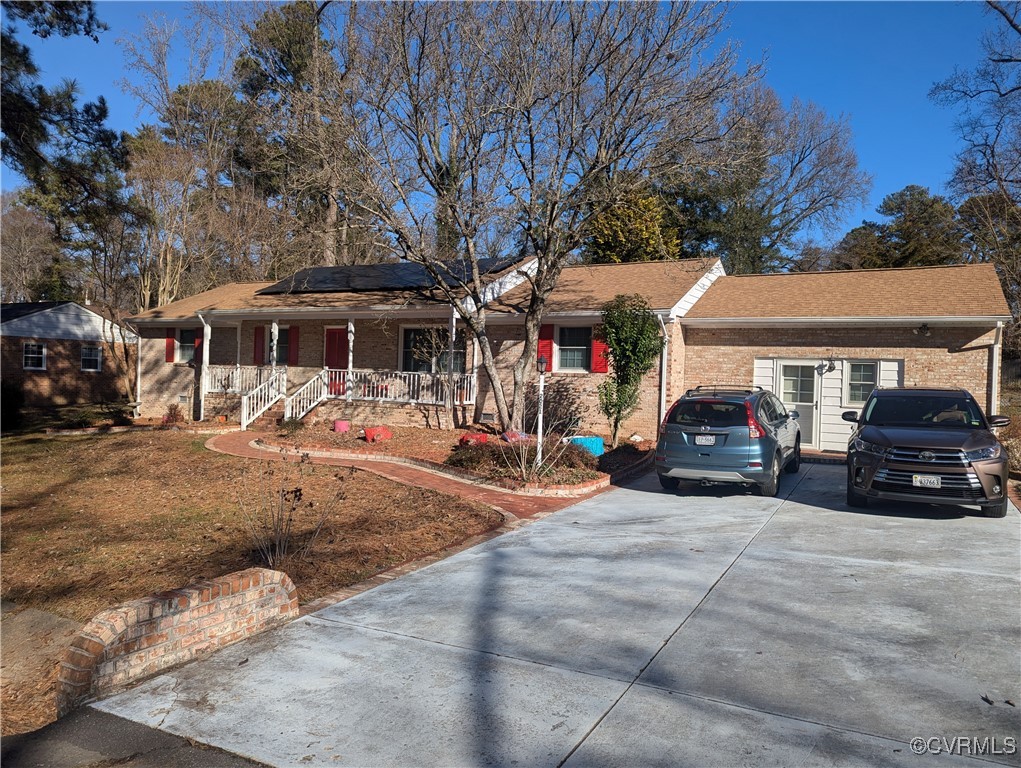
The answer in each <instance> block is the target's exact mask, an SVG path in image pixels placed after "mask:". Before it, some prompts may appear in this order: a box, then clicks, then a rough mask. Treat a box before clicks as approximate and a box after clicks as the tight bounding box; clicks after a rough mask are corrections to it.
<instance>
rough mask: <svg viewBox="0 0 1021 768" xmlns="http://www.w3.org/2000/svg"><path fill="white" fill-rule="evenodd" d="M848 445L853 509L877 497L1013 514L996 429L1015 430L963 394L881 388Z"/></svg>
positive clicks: (853, 418)
mask: <svg viewBox="0 0 1021 768" xmlns="http://www.w3.org/2000/svg"><path fill="white" fill-rule="evenodd" d="M843 419H844V421H850V422H853V423H854V424H856V425H857V426H856V428H855V430H854V432H853V433H852V434H851V439H850V441H849V443H848V445H847V503H848V505H850V506H852V507H864V506H867V505H868V500H869V499H890V500H894V501H921V502H931V503H933V504H977V505H979V506H980V507H982V511H983V512H984V513H985V514H986V516H987V517H1004V516H1005V515H1006V514H1007V468H1008V461H1007V451H1006V449H1005V448H1004V447H1003V446H1002V445H1001V444H1000V442H999V441H998V440H997V439H996V437H995V436H994V435H993V433H992V432H991V431H990V428H991V427H1005V426H1007V425H1008V424H1010V419H1009V418H1007V417H1006V416H990V417H989V420H988V422H987V421H986V418H985V417H984V416H983V415H982V409H981V408H979V406H978V403H976V402H975V398H973V397H972V396H971V395H970V394H969V393H968V392H966V391H965V390H963V389H877V390H875V391H874V392H873V393H872V394H871V395H870V396H869V399H868V402H866V403H865V407H864V408H863V409H862V411H861V414H860V415H859V414H858V412H857V411H847V412H846V413H844V414H843Z"/></svg>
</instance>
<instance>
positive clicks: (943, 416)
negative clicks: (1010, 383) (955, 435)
mask: <svg viewBox="0 0 1021 768" xmlns="http://www.w3.org/2000/svg"><path fill="white" fill-rule="evenodd" d="M862 423H863V424H868V425H871V426H876V427H940V428H946V427H963V428H965V429H974V428H975V427H984V426H985V423H984V421H983V419H982V412H981V411H980V410H979V408H978V404H977V403H976V402H975V401H974V400H971V399H969V398H965V397H958V396H955V395H892V396H888V397H875V398H873V399H872V402H870V403H869V404H868V406H866V408H865V418H864V420H863V422H862Z"/></svg>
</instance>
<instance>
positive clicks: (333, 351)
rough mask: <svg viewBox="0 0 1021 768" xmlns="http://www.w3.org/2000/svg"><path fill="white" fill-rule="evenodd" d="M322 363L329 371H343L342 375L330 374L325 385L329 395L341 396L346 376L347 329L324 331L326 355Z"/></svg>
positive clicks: (328, 329)
mask: <svg viewBox="0 0 1021 768" xmlns="http://www.w3.org/2000/svg"><path fill="white" fill-rule="evenodd" d="M324 362H325V364H326V367H327V368H329V369H330V370H331V371H336V370H342V371H344V373H330V374H329V379H328V385H327V386H328V387H329V393H330V394H331V395H335V396H340V395H343V394H344V392H345V378H346V376H347V328H327V329H326V355H325V361H324Z"/></svg>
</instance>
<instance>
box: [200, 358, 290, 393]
mask: <svg viewBox="0 0 1021 768" xmlns="http://www.w3.org/2000/svg"><path fill="white" fill-rule="evenodd" d="M277 370H280V369H279V368H273V367H272V366H270V365H260V366H254V365H207V366H206V367H205V368H204V369H203V370H202V375H203V376H204V377H205V386H204V387H203V391H204V392H209V393H213V392H226V393H229V394H235V395H236V394H248V393H249V392H252V391H253V390H255V389H256V388H258V387H259V386H261V385H263V384H265V383H266V382H267V381H268V380H269V378H270V377H271V376H272V375H273V372H274V371H277Z"/></svg>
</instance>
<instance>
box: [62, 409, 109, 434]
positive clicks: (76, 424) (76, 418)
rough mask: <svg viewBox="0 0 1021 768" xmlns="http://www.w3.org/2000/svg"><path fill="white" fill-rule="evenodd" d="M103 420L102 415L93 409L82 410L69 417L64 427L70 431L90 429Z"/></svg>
mask: <svg viewBox="0 0 1021 768" xmlns="http://www.w3.org/2000/svg"><path fill="white" fill-rule="evenodd" d="M100 419H101V416H100V414H99V413H98V412H97V411H95V410H94V409H92V408H80V409H78V410H77V411H76V412H75V413H74V414H73V415H71V416H68V417H67V419H65V421H64V426H65V427H67V428H68V429H88V428H89V427H91V426H94V425H95V423H96V422H97V421H99V420H100Z"/></svg>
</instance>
